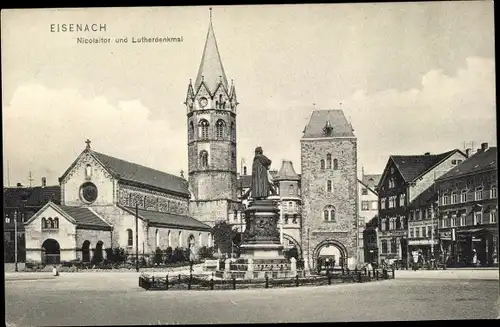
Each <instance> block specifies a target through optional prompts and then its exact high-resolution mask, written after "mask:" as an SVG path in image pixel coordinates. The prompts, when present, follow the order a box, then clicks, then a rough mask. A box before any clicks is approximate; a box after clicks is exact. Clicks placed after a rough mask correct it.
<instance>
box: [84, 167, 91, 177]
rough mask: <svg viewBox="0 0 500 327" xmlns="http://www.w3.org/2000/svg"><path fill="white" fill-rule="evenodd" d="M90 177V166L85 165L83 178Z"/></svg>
mask: <svg viewBox="0 0 500 327" xmlns="http://www.w3.org/2000/svg"><path fill="white" fill-rule="evenodd" d="M91 177H92V166H90V165H87V166H85V178H86V179H90V178H91Z"/></svg>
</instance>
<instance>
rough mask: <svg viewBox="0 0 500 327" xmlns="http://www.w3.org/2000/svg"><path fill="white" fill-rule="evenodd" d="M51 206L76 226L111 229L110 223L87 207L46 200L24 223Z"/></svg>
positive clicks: (35, 217) (32, 219)
mask: <svg viewBox="0 0 500 327" xmlns="http://www.w3.org/2000/svg"><path fill="white" fill-rule="evenodd" d="M48 207H51V208H52V209H54V210H55V211H57V212H58V213H59V214H60V215H61V216H63V217H65V218H66V219H67V220H69V221H70V222H71V223H72V224H75V225H77V227H82V228H85V227H98V228H100V229H102V230H111V225H109V224H108V223H107V222H106V221H105V220H103V219H102V218H101V217H99V216H98V215H97V214H96V213H95V212H94V211H93V210H91V209H90V208H87V207H69V206H61V205H57V204H55V203H52V202H48V203H47V204H46V205H44V206H43V208H41V209H40V210H38V212H37V213H35V214H34V215H33V216H32V217H31V218H30V219H29V220H28V221H27V222H25V225H28V224H30V223H31V222H32V221H34V220H35V219H37V218H38V217H39V216H40V215H42V214H43V212H44V211H45V210H46V209H47V208H48Z"/></svg>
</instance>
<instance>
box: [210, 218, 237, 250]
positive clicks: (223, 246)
mask: <svg viewBox="0 0 500 327" xmlns="http://www.w3.org/2000/svg"><path fill="white" fill-rule="evenodd" d="M236 234H238V231H237V230H236V229H233V228H232V227H231V226H230V225H229V224H228V223H227V222H226V221H223V220H222V221H219V222H217V223H216V224H215V226H214V228H213V236H214V248H215V249H219V250H220V252H221V253H229V254H230V253H231V249H232V245H233V238H234V237H235V235H236Z"/></svg>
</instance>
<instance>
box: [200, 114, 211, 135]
mask: <svg viewBox="0 0 500 327" xmlns="http://www.w3.org/2000/svg"><path fill="white" fill-rule="evenodd" d="M198 126H199V129H200V132H199V133H198V135H201V138H204V139H206V138H208V126H210V124H209V123H208V121H207V120H206V119H202V120H200V123H199V124H198Z"/></svg>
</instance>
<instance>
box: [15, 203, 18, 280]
mask: <svg viewBox="0 0 500 327" xmlns="http://www.w3.org/2000/svg"><path fill="white" fill-rule="evenodd" d="M14 263H15V271H16V272H17V271H18V267H17V210H15V211H14Z"/></svg>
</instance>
